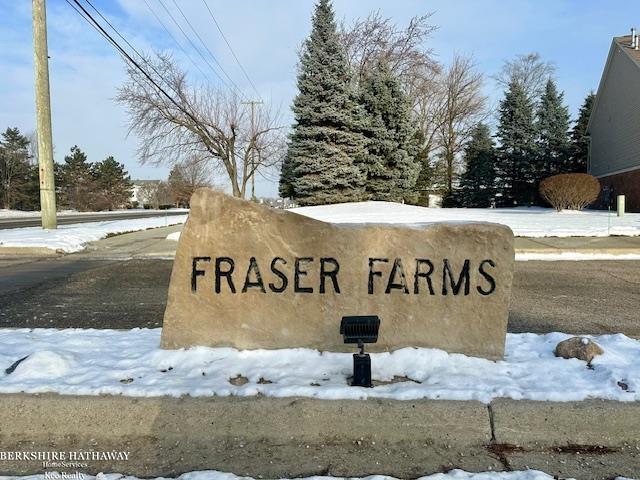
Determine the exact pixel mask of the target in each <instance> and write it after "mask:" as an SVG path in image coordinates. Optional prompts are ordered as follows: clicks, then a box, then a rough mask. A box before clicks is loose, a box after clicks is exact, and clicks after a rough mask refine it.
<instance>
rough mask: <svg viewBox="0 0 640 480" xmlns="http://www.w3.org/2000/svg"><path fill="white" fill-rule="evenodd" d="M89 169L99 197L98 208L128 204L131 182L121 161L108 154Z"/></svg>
mask: <svg viewBox="0 0 640 480" xmlns="http://www.w3.org/2000/svg"><path fill="white" fill-rule="evenodd" d="M91 171H92V174H93V178H94V180H95V185H96V190H97V196H98V197H99V198H100V200H99V205H96V206H97V207H98V208H102V209H108V210H113V209H116V208H122V207H124V206H126V205H127V204H128V202H129V200H130V198H131V191H132V189H133V184H132V183H131V177H129V174H128V173H127V171H126V170H125V168H124V165H123V164H122V163H119V162H117V161H116V160H115V159H114V158H113V157H111V156H109V157H107V158H106V159H104V160H103V161H102V162H97V163H95V164H94V165H93V166H92V168H91Z"/></svg>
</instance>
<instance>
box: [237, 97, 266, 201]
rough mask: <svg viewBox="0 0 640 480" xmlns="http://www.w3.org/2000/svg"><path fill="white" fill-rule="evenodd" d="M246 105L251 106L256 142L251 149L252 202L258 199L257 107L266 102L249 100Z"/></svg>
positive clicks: (252, 132)
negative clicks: (256, 169)
mask: <svg viewBox="0 0 640 480" xmlns="http://www.w3.org/2000/svg"><path fill="white" fill-rule="evenodd" d="M242 103H243V104H244V105H249V106H251V140H252V141H253V142H254V145H253V148H252V149H251V200H254V199H255V198H256V175H255V173H256V172H255V171H254V169H255V160H256V157H255V155H256V146H255V139H254V135H255V134H256V125H255V121H256V105H262V104H263V103H264V102H261V101H258V100H249V101H247V102H242Z"/></svg>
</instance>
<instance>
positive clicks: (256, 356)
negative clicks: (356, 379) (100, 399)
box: [0, 329, 640, 403]
mask: <svg viewBox="0 0 640 480" xmlns="http://www.w3.org/2000/svg"><path fill="white" fill-rule="evenodd" d="M568 337H569V335H566V334H562V333H550V334H546V335H537V334H508V335H507V348H506V356H505V360H504V361H500V362H492V361H489V360H485V359H480V358H472V357H467V356H465V355H460V354H449V353H446V352H444V351H442V350H435V349H426V348H404V349H401V350H397V351H395V352H393V353H374V354H372V365H373V367H372V368H373V377H374V380H377V381H378V382H382V384H379V385H378V386H376V387H375V388H372V389H368V388H359V387H358V388H356V387H350V386H348V385H347V377H348V376H349V375H350V374H351V371H352V356H351V353H328V352H324V353H321V352H318V351H316V350H310V349H284V350H252V351H239V350H236V349H233V348H206V347H194V348H191V349H187V350H184V349H182V350H161V349H160V348H159V344H160V329H134V330H125V331H123V330H93V329H91V330H84V329H67V330H55V329H32V330H30V329H1V330H0V345H2V348H1V349H0V372H1V373H0V393H15V392H28V393H38V392H58V393H61V394H69V395H99V394H112V395H120V394H122V395H128V396H138V397H148V396H161V395H170V396H181V395H185V394H188V395H192V396H209V395H221V396H228V395H238V396H253V395H258V394H262V395H266V396H272V397H288V396H305V397H316V398H323V399H363V398H372V397H381V398H394V399H399V400H413V399H420V398H429V399H449V400H479V401H481V402H484V403H489V402H491V400H492V399H493V398H497V397H508V398H512V399H516V400H518V399H530V400H550V401H579V400H584V399H587V398H603V399H612V400H620V401H638V400H640V341H637V340H633V339H631V338H628V337H626V336H624V335H622V334H617V335H602V336H594V337H590V338H593V339H594V340H595V341H596V342H597V343H599V344H600V345H601V346H602V348H603V349H604V350H605V352H606V353H605V354H604V355H602V356H599V357H596V359H595V360H594V361H593V367H592V368H591V369H590V368H587V366H586V363H585V362H582V361H580V360H575V359H571V360H564V359H560V358H556V357H555V356H554V355H553V350H554V348H555V346H556V344H557V343H558V342H559V341H561V340H564V339H566V338H568ZM354 352H355V348H354ZM27 356H28V357H27ZM24 357H27V358H26V359H25V360H23V361H22V362H21V363H19V364H17V366H15V369H14V371H13V372H11V373H9V374H7V373H6V371H5V370H6V369H10V367H12V366H13V365H14V364H15V362H17V361H18V360H20V359H22V358H24ZM231 380H233V381H231Z"/></svg>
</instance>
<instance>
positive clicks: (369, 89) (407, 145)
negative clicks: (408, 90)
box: [360, 64, 420, 202]
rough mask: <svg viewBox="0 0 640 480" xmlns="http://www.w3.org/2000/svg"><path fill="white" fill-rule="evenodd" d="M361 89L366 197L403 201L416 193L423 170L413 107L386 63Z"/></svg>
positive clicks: (369, 74) (377, 69)
mask: <svg viewBox="0 0 640 480" xmlns="http://www.w3.org/2000/svg"><path fill="white" fill-rule="evenodd" d="M360 90H361V91H360V101H361V103H362V105H363V107H364V110H365V112H366V115H367V119H368V125H367V130H366V131H367V138H368V142H367V155H366V156H365V158H364V161H363V162H362V164H361V169H362V171H364V172H365V173H366V175H367V180H366V185H365V191H366V193H367V198H369V199H372V200H387V201H393V202H400V201H403V200H405V198H408V197H410V196H412V195H413V194H414V193H415V192H414V188H415V185H416V179H417V177H418V172H419V168H420V165H419V164H418V162H417V161H416V154H417V153H418V148H417V144H416V139H415V129H414V127H413V124H412V121H411V105H410V104H409V100H408V99H407V96H406V95H405V93H404V91H403V90H402V86H401V85H400V82H399V80H398V79H397V78H396V77H395V76H394V75H393V73H391V70H389V68H388V66H387V65H385V64H379V65H378V68H376V69H375V70H374V71H372V72H370V73H368V74H367V75H366V76H365V78H364V80H363V81H362V82H361V85H360Z"/></svg>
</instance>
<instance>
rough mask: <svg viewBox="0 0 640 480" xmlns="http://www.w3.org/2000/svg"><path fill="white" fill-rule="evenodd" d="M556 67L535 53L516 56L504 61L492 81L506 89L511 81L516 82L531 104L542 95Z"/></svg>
mask: <svg viewBox="0 0 640 480" xmlns="http://www.w3.org/2000/svg"><path fill="white" fill-rule="evenodd" d="M555 71H556V67H555V65H554V64H553V63H552V62H545V61H543V60H542V58H541V57H540V54H539V53H537V52H532V53H528V54H521V55H517V56H516V57H515V58H514V59H512V60H506V61H505V62H504V64H503V65H502V70H500V72H499V73H498V74H496V75H494V77H493V79H494V80H495V81H496V82H497V83H498V85H500V86H501V87H503V88H504V89H507V88H508V87H509V83H511V82H512V81H514V80H515V81H516V82H518V83H519V84H520V85H521V86H522V88H523V89H524V91H525V93H526V94H527V98H528V99H529V100H531V101H533V102H535V101H536V99H537V98H538V97H539V96H540V95H541V94H542V92H543V91H544V87H545V85H546V83H547V80H548V79H549V77H552V76H553V74H554V73H555Z"/></svg>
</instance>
